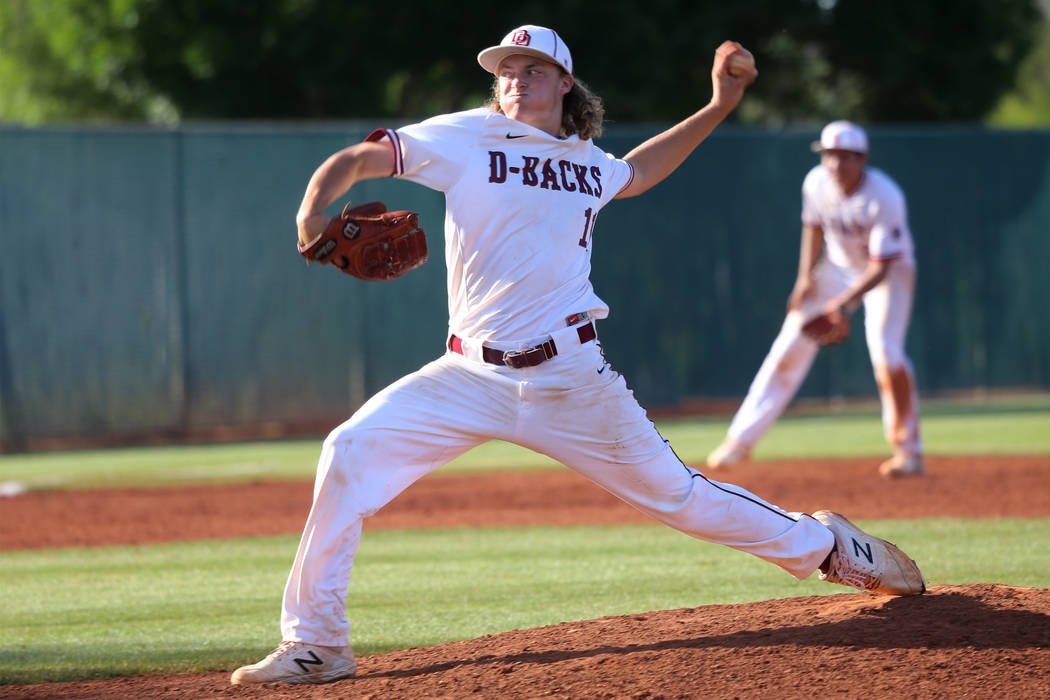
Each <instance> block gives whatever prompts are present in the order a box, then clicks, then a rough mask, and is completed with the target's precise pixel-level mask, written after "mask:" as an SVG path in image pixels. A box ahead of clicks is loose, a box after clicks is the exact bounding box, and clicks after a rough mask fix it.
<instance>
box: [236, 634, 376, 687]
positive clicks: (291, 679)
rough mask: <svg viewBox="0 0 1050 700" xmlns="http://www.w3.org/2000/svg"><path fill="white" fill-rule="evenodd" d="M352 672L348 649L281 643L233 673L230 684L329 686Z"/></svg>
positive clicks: (349, 650)
mask: <svg viewBox="0 0 1050 700" xmlns="http://www.w3.org/2000/svg"><path fill="white" fill-rule="evenodd" d="M356 670H357V660H356V659H354V652H353V650H351V649H350V647H343V648H342V649H340V650H338V651H337V650H336V648H333V647H319V646H316V645H314V644H307V643H305V642H281V643H280V644H278V645H277V648H276V649H274V650H273V651H271V652H270V653H269V655H268V656H267V657H266V658H265V659H263V660H262V661H260V662H259V663H257V664H252V665H250V666H241V667H240V668H239V669H237V670H236V671H234V672H233V675H232V676H230V683H231V684H232V685H241V684H245V683H331V682H332V681H337V680H339V679H341V678H349V677H350V676H352V675H354V671H356Z"/></svg>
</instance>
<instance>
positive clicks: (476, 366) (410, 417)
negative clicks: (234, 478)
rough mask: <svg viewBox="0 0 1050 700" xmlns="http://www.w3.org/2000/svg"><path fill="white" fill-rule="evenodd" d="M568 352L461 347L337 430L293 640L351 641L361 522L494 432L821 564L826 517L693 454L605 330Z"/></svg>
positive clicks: (313, 522)
mask: <svg viewBox="0 0 1050 700" xmlns="http://www.w3.org/2000/svg"><path fill="white" fill-rule="evenodd" d="M559 351H560V352H559V355H558V356H556V357H555V358H553V359H552V360H549V361H547V362H545V363H543V364H541V365H538V366H536V367H527V368H523V369H512V368H508V367H501V366H496V365H491V364H485V363H483V362H478V361H476V360H473V359H469V358H467V357H464V356H462V355H458V354H455V353H451V352H450V353H448V354H446V355H444V356H443V357H441V358H439V359H437V360H435V361H433V362H431V363H429V364H427V365H426V366H424V367H423V368H421V369H420V370H418V371H417V372H414V373H412V374H410V375H408V376H406V377H404V378H402V379H401V380H399V381H397V382H395V383H394V384H392V385H391V386H389V387H387V388H386V389H384V390H383V391H381V392H380V393H378V394H376V395H375V396H374V397H373V398H371V399H370V400H369V401H368V402H367V403H366V404H365V405H364V406H362V407H361V409H360V410H359V411H357V412H356V413H355V414H354V415H353V417H351V418H350V419H349V420H348V421H346V422H345V423H343V424H342V425H340V426H339V427H338V428H336V429H335V430H334V431H332V433H331V434H330V435H329V436H328V438H327V439H326V440H325V442H324V446H323V449H322V452H321V457H320V461H319V463H318V468H317V480H316V483H315V486H314V502H313V507H312V508H311V510H310V514H309V517H308V519H307V523H306V527H305V530H304V532H303V536H302V540H301V542H300V544H299V549H298V552H297V553H296V557H295V563H294V564H293V566H292V570H291V573H290V574H289V577H288V583H287V585H286V587H285V592H284V603H283V610H282V622H281V627H282V634H283V638H284V639H285V640H292V641H303V642H309V643H313V644H319V645H323V646H342V645H345V644H346V643H347V639H348V632H349V624H348V622H347V620H346V605H345V599H346V595H347V586H348V584H349V579H350V570H351V567H352V565H353V561H354V555H355V553H356V551H357V546H358V543H359V541H360V537H361V523H362V520H363V519H364V518H366V517H368V516H370V515H372V514H373V513H375V512H376V511H378V510H379V509H380V508H382V507H383V506H384V505H385V504H386V503H389V502H390V501H391V500H392V499H393V498H394V497H395V496H397V495H398V494H399V493H401V492H402V491H403V490H404V489H405V488H407V487H408V486H409V485H411V484H412V483H413V482H414V481H416V480H417V479H419V478H420V477H422V476H423V475H424V474H427V473H428V472H431V471H433V470H434V469H437V468H438V467H440V466H441V465H443V464H445V463H447V462H449V461H450V460H452V459H454V458H455V457H457V456H459V455H461V454H463V453H464V452H466V451H467V450H469V449H471V448H472V447H475V446H477V445H480V444H482V443H484V442H486V441H488V440H490V439H500V440H505V441H507V442H512V443H517V444H519V445H523V446H524V447H527V448H529V449H532V450H535V451H536V452H540V453H542V454H545V455H548V456H550V457H552V458H554V459H555V460H558V461H559V462H561V463H563V464H565V465H568V466H569V467H571V468H572V469H575V470H576V471H578V472H579V473H581V474H583V475H584V476H586V477H587V478H589V479H591V480H592V481H594V482H595V483H596V484H598V485H599V486H601V487H602V488H604V489H606V490H608V491H609V492H611V493H612V494H614V495H616V496H618V497H619V498H621V499H623V500H624V501H626V502H627V503H629V504H631V505H632V506H634V507H635V508H637V509H639V510H641V511H643V512H645V513H647V514H649V515H651V516H652V517H653V518H656V519H657V520H659V521H661V522H664V523H666V524H668V525H670V526H671V527H674V528H676V529H678V530H681V531H682V532H685V533H687V534H689V535H692V536H693V537H697V538H700V539H704V540H708V541H710V542H717V543H720V544H724V545H727V546H729V547H733V548H734V549H739V550H742V551H745V552H750V553H751V554H754V555H756V556H758V557H761V558H763V559H765V560H767V561H770V562H772V563H774V564H776V565H777V566H780V567H781V568H783V569H785V570H786V571H788V572H789V573H791V574H792V575H794V576H795V577H797V578H799V579H803V578H805V577H807V576H809V575H810V574H811V573H813V571H815V570H816V568H817V567H818V566H819V565H820V563H821V561H823V559H824V557H825V556H826V555H827V554H828V552H830V551H831V548H832V545H833V539H834V538H833V536H832V534H831V532H830V531H829V530H828V529H827V528H825V527H824V526H823V525H822V524H820V523H819V522H817V521H816V520H814V519H813V518H811V517H809V516H805V515H802V514H798V513H794V514H792V513H787V512H785V511H783V510H781V509H780V508H777V507H775V506H773V505H770V504H769V503H766V502H765V501H763V500H761V499H760V498H758V497H757V496H754V495H753V494H751V493H748V492H747V491H745V490H744V489H741V488H738V487H736V486H732V485H730V484H722V483H718V482H715V481H711V480H709V479H707V478H705V477H704V476H703V475H701V474H700V473H699V472H697V471H696V470H694V469H691V468H689V467H687V466H685V465H684V464H683V463H682V462H681V461H680V460H679V459H678V458H677V457H676V456H675V454H674V452H673V451H672V450H671V448H670V446H669V445H668V444H667V442H666V441H665V440H664V439H663V438H662V437H661V436H660V435H659V433H658V432H657V431H656V428H655V427H654V425H653V423H652V422H651V421H650V420H649V419H648V418H647V417H646V414H645V412H644V410H643V409H642V408H641V407H640V406H639V405H638V402H637V400H636V399H635V397H634V394H633V392H632V391H631V390H630V389H629V388H628V387H627V385H626V383H625V381H624V379H623V377H621V376H620V375H619V374H618V373H617V372H615V371H614V370H613V369H612V368H611V367H610V366H609V365H608V364H607V363H606V362H605V359H604V357H603V356H602V353H601V349H600V347H599V346H598V344H597V343H596V342H589V343H586V344H583V345H580V344H576V345H575V347H572V348H569V349H568V350H567V351H561V346H560V345H559Z"/></svg>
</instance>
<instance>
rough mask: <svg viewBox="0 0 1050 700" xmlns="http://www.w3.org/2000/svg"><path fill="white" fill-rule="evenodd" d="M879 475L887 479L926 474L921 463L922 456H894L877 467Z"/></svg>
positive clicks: (924, 467)
mask: <svg viewBox="0 0 1050 700" xmlns="http://www.w3.org/2000/svg"><path fill="white" fill-rule="evenodd" d="M879 474H880V475H882V476H884V477H886V478H887V479H896V478H898V477H902V476H923V475H924V474H926V465H925V464H924V463H923V461H922V455H909V454H903V453H901V454H895V455H893V456H892V457H890V458H889V459H887V460H886V461H885V462H883V463H882V464H880V465H879Z"/></svg>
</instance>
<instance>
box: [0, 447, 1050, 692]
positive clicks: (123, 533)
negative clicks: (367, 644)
mask: <svg viewBox="0 0 1050 700" xmlns="http://www.w3.org/2000/svg"><path fill="white" fill-rule="evenodd" d="M874 468H875V461H873V460H859V459H858V460H844V461H829V460H824V461H819V462H818V461H777V462H763V463H759V464H752V465H745V466H743V467H741V468H738V469H735V470H733V471H731V472H727V473H725V474H724V475H723V473H721V472H719V473H717V474H713V475H712V476H714V478H717V479H721V480H725V481H730V482H732V483H735V484H739V485H741V486H744V487H745V488H748V489H750V490H752V491H754V492H756V493H758V494H759V495H761V496H763V497H764V498H766V499H767V500H770V501H772V502H774V503H777V504H778V505H781V506H784V507H785V508H788V509H790V510H802V511H813V510H816V509H819V508H830V509H834V510H839V511H842V512H845V513H846V514H848V515H849V516H850V517H851V518H858V519H864V518H912V517H934V516H958V517H1005V516H1014V517H1040V516H1042V517H1045V516H1050V458H1048V457H1046V456H1038V457H1026V456H1018V457H995V458H990V457H989V458H983V457H958V458H947V457H942V458H932V459H930V460H929V463H928V468H929V475H928V476H927V477H925V478H923V479H913V480H901V481H885V480H882V479H880V478H879V477H878V476H876V475H875V471H874ZM310 494H311V485H310V484H309V483H305V482H291V483H283V484H263V483H256V484H245V485H237V486H213V487H190V488H177V489H122V490H100V491H84V492H50V493H28V494H23V495H21V496H16V497H13V498H5V499H2V500H0V549H8V550H10V549H32V548H40V547H65V546H91V545H104V544H148V543H153V542H164V541H176V540H189V539H202V538H226V537H237V536H245V535H269V534H280V533H295V532H298V530H299V529H300V528H301V526H302V523H303V521H304V519H305V516H306V511H307V509H308V506H309V502H310ZM645 521H646V518H645V517H644V516H641V515H640V514H638V513H636V512H635V511H633V510H632V509H630V508H629V507H627V506H625V505H623V504H621V503H620V502H619V501H617V500H616V499H614V498H613V497H611V496H609V495H608V494H606V493H605V492H603V491H601V490H600V489H598V488H597V487H595V486H593V485H591V484H590V483H589V482H587V481H586V480H584V479H583V478H581V477H579V476H577V475H576V474H574V473H572V472H569V471H568V470H557V471H549V472H542V473H531V474H487V475H449V476H443V475H441V474H440V473H439V474H437V475H434V476H431V477H427V478H424V479H423V480H421V481H420V482H419V483H417V484H415V485H413V486H412V487H411V488H409V489H408V491H406V492H405V493H404V494H403V495H402V496H401V497H400V498H399V499H397V500H396V501H395V502H394V503H392V504H391V505H390V506H388V507H387V508H386V509H384V510H383V511H381V512H380V513H379V514H377V515H376V516H375V517H373V518H371V519H369V521H367V523H366V529H379V528H436V527H464V526H490V527H491V526H523V525H531V524H545V525H550V524H553V525H570V524H603V523H610V524H611V523H625V522H645ZM842 590H846V589H842ZM1048 679H1050V591H1048V590H1043V589H1021V588H1014V587H1009V586H1004V585H996V584H994V583H987V584H974V585H968V586H934V587H933V588H932V589H931V591H930V592H929V594H928V595H926V596H922V597H921V598H909V599H901V598H890V597H886V596H875V595H868V594H848V593H847V594H845V595H840V596H835V597H832V598H828V597H820V598H793V599H787V600H776V601H765V602H760V603H750V604H746V605H733V606H704V607H699V608H693V609H685V610H674V611H659V612H652V613H646V614H644V615H634V616H627V617H619V618H604V619H600V620H591V621H586V622H573V623H564V624H561V625H557V626H553V627H547V628H542V629H534V630H515V631H512V632H507V633H504V634H500V635H494V636H489V637H484V638H480V639H474V640H467V641H462V642H452V643H449V644H443V645H440V646H435V647H427V648H421V649H408V650H404V651H398V652H391V653H388V654H382V655H376V656H370V657H364V658H362V659H361V660H360V667H359V670H358V675H357V677H355V678H354V679H351V680H347V681H342V682H339V683H336V684H332V685H328V686H321V687H316V688H314V687H306V688H300V687H295V686H278V687H268V688H240V687H231V686H228V685H227V681H228V674H227V673H204V674H180V675H173V676H147V677H135V678H119V679H109V680H101V681H83V682H75V683H56V684H48V685H39V686H0V698H16V697H17V698H50V697H65V698H127V697H137V698H197V697H244V698H335V697H339V698H350V697H354V698H357V697H362V698H421V697H450V698H456V697H496V696H498V697H500V698H501V700H502V699H505V698H534V697H553V698H580V697H588V698H620V697H625V698H659V697H662V698H693V697H745V698H751V697H803V696H805V697H809V696H814V695H825V694H831V695H839V696H844V697H945V698H947V697H953V698H954V697H960V696H967V697H1018V698H1027V697H1046V696H1047V695H1050V680H1048Z"/></svg>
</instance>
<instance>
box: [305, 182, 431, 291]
mask: <svg viewBox="0 0 1050 700" xmlns="http://www.w3.org/2000/svg"><path fill="white" fill-rule="evenodd" d="M299 253H300V254H301V255H302V256H303V257H304V258H306V263H307V264H308V265H309V264H310V261H311V260H316V261H317V262H320V263H331V264H332V265H335V266H336V267H338V268H339V269H340V270H342V271H343V272H345V273H346V274H348V275H353V276H354V277H357V278H358V279H362V280H367V281H369V282H382V281H385V280H392V279H395V278H397V277H400V276H401V275H403V274H405V273H406V272H408V271H409V270H414V269H415V268H417V267H419V266H420V265H422V264H423V263H425V262H426V261H427V239H426V234H424V233H423V229H421V228H420V227H419V217H418V215H416V214H415V213H413V212H410V211H387V210H386V205H385V204H383V203H382V202H369V203H368V204H361V205H359V206H356V207H354V208H353V209H351V208H350V203H349V202H347V205H346V207H345V208H344V209H343V213H342V214H341V215H340V216H337V217H335V218H334V219H332V221H331V222H330V223H329V224H328V227H327V228H326V229H325V230H324V232H323V233H322V234H321V235H320V236H318V237H317V238H315V239H314V240H312V241H310V243H309V244H307V245H303V244H302V243H301V242H300V243H299Z"/></svg>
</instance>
